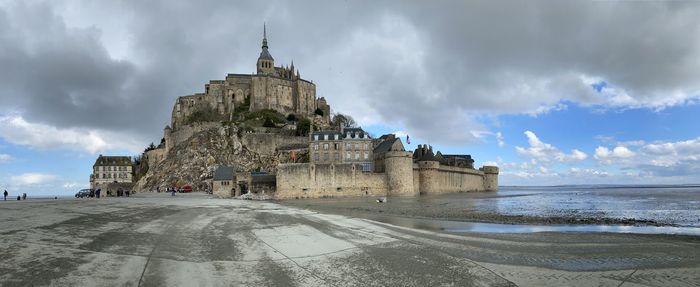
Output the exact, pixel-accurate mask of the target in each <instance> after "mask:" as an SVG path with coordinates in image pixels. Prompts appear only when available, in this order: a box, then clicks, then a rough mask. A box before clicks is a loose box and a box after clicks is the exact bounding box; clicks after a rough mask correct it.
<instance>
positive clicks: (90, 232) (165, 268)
mask: <svg viewBox="0 0 700 287" xmlns="http://www.w3.org/2000/svg"><path fill="white" fill-rule="evenodd" d="M297 204H299V202H291V204H290V202H283V204H279V203H276V202H256V201H241V200H220V199H212V198H210V197H209V196H208V195H204V194H186V195H184V194H178V195H176V196H175V197H171V196H169V195H167V194H139V195H136V196H133V197H131V198H108V199H100V200H94V199H91V200H79V199H65V200H54V201H51V200H46V201H26V202H16V201H15V202H9V201H8V202H3V203H0V240H2V242H3V245H2V247H0V258H1V259H2V260H0V285H2V286H241V285H244V286H442V285H452V286H699V284H700V238H699V237H694V236H674V235H639V234H614V233H553V232H543V233H517V234H516V233H513V234H510V233H498V234H496V233H466V234H459V235H455V234H448V233H444V232H436V231H431V230H425V229H421V228H408V227H404V226H397V225H391V224H386V223H382V222H377V221H372V220H368V219H364V218H361V217H356V216H348V215H342V214H332V213H330V212H319V211H316V210H312V209H308V208H301V207H295V206H291V205H297ZM308 207H311V206H308Z"/></svg>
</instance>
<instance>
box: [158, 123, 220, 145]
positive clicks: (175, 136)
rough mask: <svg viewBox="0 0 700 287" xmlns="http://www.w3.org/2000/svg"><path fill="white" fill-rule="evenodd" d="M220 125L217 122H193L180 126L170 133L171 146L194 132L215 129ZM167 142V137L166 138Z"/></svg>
mask: <svg viewBox="0 0 700 287" xmlns="http://www.w3.org/2000/svg"><path fill="white" fill-rule="evenodd" d="M219 127H221V123H219V122H211V123H194V124H190V125H185V126H181V127H180V128H179V129H178V130H176V131H173V132H171V133H170V140H171V141H172V146H176V145H179V144H180V143H183V142H185V141H187V140H188V139H189V138H191V137H192V136H193V135H194V134H195V133H198V132H202V131H206V130H210V129H215V128H219ZM166 144H167V139H166Z"/></svg>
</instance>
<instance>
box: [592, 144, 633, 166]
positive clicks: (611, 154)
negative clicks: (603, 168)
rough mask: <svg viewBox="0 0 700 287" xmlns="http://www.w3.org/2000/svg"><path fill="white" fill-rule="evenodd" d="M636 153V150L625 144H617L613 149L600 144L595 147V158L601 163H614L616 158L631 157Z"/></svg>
mask: <svg viewBox="0 0 700 287" xmlns="http://www.w3.org/2000/svg"><path fill="white" fill-rule="evenodd" d="M634 155H635V153H634V152H632V151H631V150H629V149H628V148H626V147H624V146H617V147H615V148H613V149H612V150H610V149H608V148H607V147H603V146H599V147H597V148H596V149H595V155H594V156H593V158H595V159H596V160H598V161H599V162H600V163H604V164H612V163H613V162H614V161H616V160H625V159H629V158H631V157H633V156H634Z"/></svg>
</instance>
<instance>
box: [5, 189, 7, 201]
mask: <svg viewBox="0 0 700 287" xmlns="http://www.w3.org/2000/svg"><path fill="white" fill-rule="evenodd" d="M5 201H7V189H6V190H5Z"/></svg>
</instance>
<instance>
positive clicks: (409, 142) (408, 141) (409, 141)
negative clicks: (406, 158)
mask: <svg viewBox="0 0 700 287" xmlns="http://www.w3.org/2000/svg"><path fill="white" fill-rule="evenodd" d="M406 144H411V139H410V138H409V137H408V135H406Z"/></svg>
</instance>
